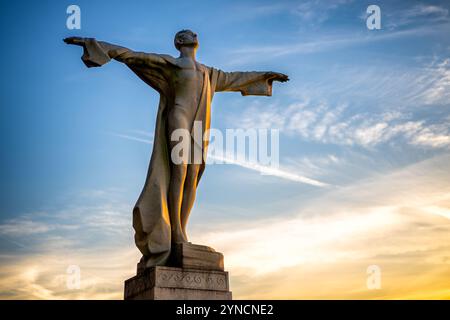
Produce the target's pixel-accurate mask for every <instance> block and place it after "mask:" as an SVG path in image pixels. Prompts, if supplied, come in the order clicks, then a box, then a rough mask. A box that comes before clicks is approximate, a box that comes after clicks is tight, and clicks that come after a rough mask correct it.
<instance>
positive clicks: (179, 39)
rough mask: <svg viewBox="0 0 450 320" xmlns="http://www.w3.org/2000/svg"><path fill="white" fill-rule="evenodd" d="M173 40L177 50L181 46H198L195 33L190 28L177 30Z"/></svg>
mask: <svg viewBox="0 0 450 320" xmlns="http://www.w3.org/2000/svg"><path fill="white" fill-rule="evenodd" d="M173 42H174V44H175V48H177V49H178V50H180V48H181V47H183V46H186V47H193V48H198V39H197V34H196V33H195V32H192V31H191V30H181V31H178V32H177V34H176V35H175V39H174V40H173Z"/></svg>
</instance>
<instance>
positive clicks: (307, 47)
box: [226, 24, 449, 67]
mask: <svg viewBox="0 0 450 320" xmlns="http://www.w3.org/2000/svg"><path fill="white" fill-rule="evenodd" d="M448 27H449V24H442V25H440V26H426V25H425V26H419V27H414V28H410V29H405V30H393V31H389V32H383V33H377V34H374V33H366V32H361V31H360V29H358V31H354V32H347V34H342V33H340V34H334V33H330V34H326V33H325V34H320V35H318V36H316V37H315V38H314V39H313V40H307V39H302V40H298V41H291V42H289V43H279V44H276V45H266V44H262V45H260V44H258V45H248V46H244V47H241V48H237V49H235V50H233V51H231V52H230V55H229V57H228V60H227V63H226V66H227V67H235V66H239V65H242V64H247V63H249V62H252V63H254V62H255V61H264V60H268V59H272V60H273V59H275V58H280V57H285V56H290V55H294V54H295V55H299V54H312V53H317V52H333V53H334V52H335V51H336V50H338V49H342V48H347V47H350V46H355V45H364V44H368V43H371V44H373V43H376V42H381V41H386V40H395V39H399V38H406V37H416V36H425V35H428V34H433V33H440V32H442V31H443V30H448Z"/></svg>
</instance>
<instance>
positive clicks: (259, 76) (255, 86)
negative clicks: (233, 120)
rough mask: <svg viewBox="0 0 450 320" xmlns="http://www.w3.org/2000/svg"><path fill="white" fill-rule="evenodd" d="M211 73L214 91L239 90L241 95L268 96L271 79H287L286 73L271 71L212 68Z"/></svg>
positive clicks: (282, 80)
mask: <svg viewBox="0 0 450 320" xmlns="http://www.w3.org/2000/svg"><path fill="white" fill-rule="evenodd" d="M212 75H215V77H216V79H217V80H216V86H215V91H217V92H219V91H240V92H241V93H242V95H268V96H270V95H271V94H272V82H273V81H280V82H286V81H289V77H288V76H287V75H285V74H283V73H279V72H271V71H267V72H266V71H262V72H261V71H249V72H224V71H222V70H217V69H213V70H212Z"/></svg>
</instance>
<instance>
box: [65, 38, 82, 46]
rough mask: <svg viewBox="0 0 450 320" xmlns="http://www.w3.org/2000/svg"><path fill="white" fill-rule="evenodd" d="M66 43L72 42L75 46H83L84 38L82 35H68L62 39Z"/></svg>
mask: <svg viewBox="0 0 450 320" xmlns="http://www.w3.org/2000/svg"><path fill="white" fill-rule="evenodd" d="M63 41H64V42H65V43H67V44H73V45H76V46H84V41H85V38H82V37H69V38H65V39H64V40H63Z"/></svg>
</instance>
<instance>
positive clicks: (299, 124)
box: [239, 101, 450, 148]
mask: <svg viewBox="0 0 450 320" xmlns="http://www.w3.org/2000/svg"><path fill="white" fill-rule="evenodd" d="M347 108H348V106H347V105H346V104H341V105H338V106H336V107H332V106H329V105H328V103H327V102H326V101H322V102H317V103H311V102H309V101H302V102H299V103H294V104H291V105H289V106H288V107H284V106H277V105H271V106H270V107H267V108H265V109H264V110H260V108H259V110H256V108H254V107H251V108H249V110H247V111H246V112H244V114H243V115H242V116H241V117H240V120H239V125H240V126H242V127H244V128H247V127H261V128H278V129H280V130H281V131H282V132H285V133H287V134H293V135H298V136H300V137H301V138H303V139H304V140H306V141H316V142H322V143H332V144H337V145H349V146H352V145H360V146H364V147H372V146H376V145H379V144H382V143H387V142H390V141H392V140H394V139H398V138H402V139H404V141H405V142H406V143H408V144H410V145H416V146H423V147H431V148H443V147H448V146H450V127H449V126H448V123H447V121H445V119H444V121H442V120H441V122H440V123H438V124H429V123H427V121H425V120H409V119H405V116H404V115H403V114H401V113H398V112H395V111H391V112H384V113H381V114H373V113H367V112H364V113H363V112H361V113H358V114H353V115H350V116H349V115H348V113H346V112H345V111H347Z"/></svg>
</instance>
